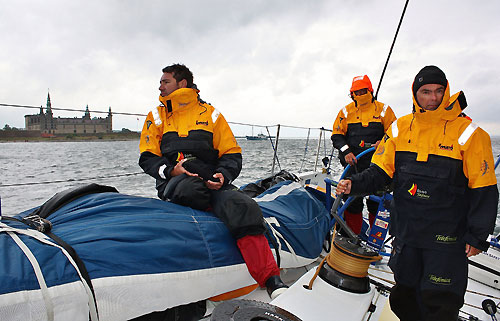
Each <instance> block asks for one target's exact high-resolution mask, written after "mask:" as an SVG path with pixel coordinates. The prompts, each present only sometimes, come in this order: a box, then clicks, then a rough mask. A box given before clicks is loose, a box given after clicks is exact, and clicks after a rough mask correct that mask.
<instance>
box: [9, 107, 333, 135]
mask: <svg viewBox="0 0 500 321" xmlns="http://www.w3.org/2000/svg"><path fill="white" fill-rule="evenodd" d="M0 107H11V108H28V109H40V107H41V108H46V107H43V106H30V105H16V104H6V103H0ZM50 109H51V110H60V111H72V112H82V113H84V112H86V110H85V109H74V108H61V107H51V108H50ZM89 112H90V113H97V114H109V111H102V110H90V109H89ZM111 114H112V115H125V116H141V117H146V116H147V114H141V113H126V112H115V111H112V112H111ZM228 123H229V124H234V125H243V126H255V127H262V128H267V127H278V126H281V127H286V128H295V129H318V130H321V129H322V128H323V127H303V126H295V125H283V124H277V125H256V124H251V123H242V122H234V121H228ZM324 130H327V131H331V130H328V129H324Z"/></svg>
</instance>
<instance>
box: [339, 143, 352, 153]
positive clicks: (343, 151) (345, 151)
mask: <svg viewBox="0 0 500 321" xmlns="http://www.w3.org/2000/svg"><path fill="white" fill-rule="evenodd" d="M339 152H340V153H342V156H345V155H347V154H349V153H352V151H351V149H350V148H349V145H347V144H345V145H344V146H342V147H340V149H339Z"/></svg>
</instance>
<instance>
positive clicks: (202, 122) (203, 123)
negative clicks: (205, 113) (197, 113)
mask: <svg viewBox="0 0 500 321" xmlns="http://www.w3.org/2000/svg"><path fill="white" fill-rule="evenodd" d="M196 125H205V126H208V120H207V121H196Z"/></svg>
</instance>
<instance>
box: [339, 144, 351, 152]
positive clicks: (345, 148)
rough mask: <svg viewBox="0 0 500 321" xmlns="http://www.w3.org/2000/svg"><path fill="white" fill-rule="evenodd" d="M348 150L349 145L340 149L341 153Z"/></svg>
mask: <svg viewBox="0 0 500 321" xmlns="http://www.w3.org/2000/svg"><path fill="white" fill-rule="evenodd" d="M348 148H349V145H344V146H342V147H341V148H340V151H341V152H345V151H346V150H347V149H348Z"/></svg>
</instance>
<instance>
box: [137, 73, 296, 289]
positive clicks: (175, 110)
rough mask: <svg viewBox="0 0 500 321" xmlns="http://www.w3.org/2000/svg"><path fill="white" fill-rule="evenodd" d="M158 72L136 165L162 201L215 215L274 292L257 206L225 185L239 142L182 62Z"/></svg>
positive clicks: (276, 280) (235, 170) (274, 271)
mask: <svg viewBox="0 0 500 321" xmlns="http://www.w3.org/2000/svg"><path fill="white" fill-rule="evenodd" d="M162 71H163V75H162V77H161V79H160V88H159V90H160V102H161V104H160V105H159V106H158V107H156V108H154V109H153V110H152V111H151V112H149V114H148V116H147V118H146V121H145V122H144V127H143V129H142V133H141V140H140V144H139V148H140V152H141V156H140V159H139V165H140V166H141V168H142V169H143V170H144V172H146V173H147V174H149V175H151V176H152V177H154V178H155V179H156V188H157V190H158V196H159V197H160V198H161V199H162V200H166V201H171V202H174V203H177V204H180V205H184V206H189V207H191V208H194V209H198V210H211V211H212V212H213V213H214V215H216V216H217V217H218V218H220V219H221V220H222V221H223V222H224V223H225V225H226V226H227V228H228V229H229V231H230V232H231V234H232V235H233V237H234V238H235V239H236V243H237V246H238V248H239V250H240V252H241V255H242V256H243V259H244V260H245V263H246V265H247V267H248V270H249V272H250V274H251V275H252V277H253V278H254V279H255V280H256V281H257V283H258V284H259V285H260V286H261V287H266V288H267V292H268V293H269V295H270V296H271V298H275V297H277V296H278V295H279V294H281V293H282V292H284V290H285V289H286V288H287V286H286V285H285V284H284V283H283V282H282V281H281V279H280V270H279V268H278V266H277V264H276V261H275V260H274V257H273V255H272V252H271V249H270V247H269V244H268V242H267V239H266V237H265V236H264V232H265V230H266V227H265V225H264V220H263V216H262V212H261V210H260V207H259V206H258V205H257V203H256V202H255V201H254V200H253V199H251V198H250V197H248V196H246V195H245V194H244V193H242V192H240V191H238V190H237V188H236V187H235V186H234V185H231V182H232V181H233V180H234V179H236V177H237V176H238V175H239V173H240V171H241V166H242V156H241V148H240V146H238V143H237V142H236V139H235V138H234V135H233V133H232V131H231V129H230V127H229V125H228V124H227V122H226V120H225V119H224V117H223V116H222V114H220V113H219V111H218V110H217V109H215V108H214V107H213V106H211V105H209V104H207V103H205V102H204V101H202V100H201V99H200V97H199V95H198V92H199V91H198V90H197V88H196V86H195V85H194V83H193V74H192V73H191V71H190V70H189V69H188V68H187V67H186V66H184V65H180V64H174V65H171V66H168V67H165V68H164V69H163V70H162Z"/></svg>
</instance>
